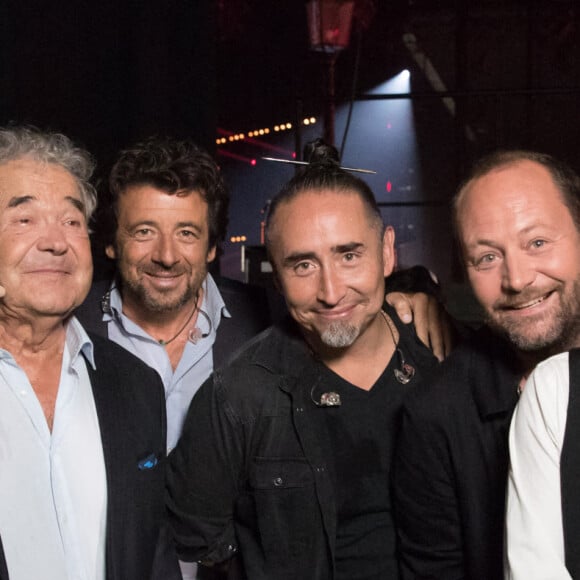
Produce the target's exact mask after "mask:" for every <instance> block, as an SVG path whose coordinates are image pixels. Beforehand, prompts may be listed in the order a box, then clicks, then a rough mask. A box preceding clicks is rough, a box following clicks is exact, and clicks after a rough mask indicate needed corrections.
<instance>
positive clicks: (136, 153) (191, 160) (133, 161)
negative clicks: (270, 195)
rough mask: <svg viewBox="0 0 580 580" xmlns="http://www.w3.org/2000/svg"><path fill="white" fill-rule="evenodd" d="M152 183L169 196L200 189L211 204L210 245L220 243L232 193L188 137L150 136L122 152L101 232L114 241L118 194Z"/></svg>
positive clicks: (109, 241) (113, 174)
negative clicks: (180, 138)
mask: <svg viewBox="0 0 580 580" xmlns="http://www.w3.org/2000/svg"><path fill="white" fill-rule="evenodd" d="M140 185H150V186H152V187H155V188H156V189H160V190H161V191H164V192H165V193H167V194H168V195H175V194H177V193H183V192H192V191H196V192H198V193H199V194H200V195H201V196H202V197H203V199H204V200H205V201H206V202H207V205H208V221H209V223H208V230H209V247H210V248H212V247H214V246H218V245H219V244H220V242H222V241H223V239H224V238H225V235H226V230H227V226H228V207H229V199H230V198H229V192H228V190H227V188H226V186H225V183H224V180H223V178H222V175H221V172H220V169H219V167H218V165H217V164H216V162H215V161H214V160H213V159H212V157H211V156H210V155H209V154H208V153H206V152H205V151H204V150H202V149H201V148H199V147H198V146H197V145H196V144H194V143H193V142H191V141H189V140H177V139H172V138H168V137H151V138H149V139H147V140H145V141H142V142H140V143H137V144H135V145H134V146H133V147H130V148H128V149H126V150H124V151H122V152H121V154H120V156H119V158H118V159H117V161H116V163H115V164H114V166H113V168H112V170H111V174H110V176H109V191H110V196H111V200H110V201H111V203H110V206H109V209H110V211H108V212H107V213H105V214H103V215H102V221H103V222H104V223H101V224H100V225H101V233H102V235H103V237H104V241H105V243H106V244H113V243H114V239H115V234H116V231H117V227H118V223H117V218H118V205H119V197H120V196H121V195H123V193H124V192H125V191H126V190H127V189H128V188H129V187H132V186H140Z"/></svg>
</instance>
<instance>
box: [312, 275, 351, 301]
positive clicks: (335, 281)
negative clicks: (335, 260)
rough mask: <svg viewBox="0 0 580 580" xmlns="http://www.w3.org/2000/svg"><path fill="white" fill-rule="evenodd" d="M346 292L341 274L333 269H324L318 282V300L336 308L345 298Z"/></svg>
mask: <svg viewBox="0 0 580 580" xmlns="http://www.w3.org/2000/svg"><path fill="white" fill-rule="evenodd" d="M345 292H346V285H345V284H344V282H343V280H342V278H341V276H340V274H339V272H337V271H336V269H335V268H333V267H322V268H321V271H320V276H319V280H318V293H317V299H318V301H319V302H321V303H323V304H325V305H327V306H336V305H337V304H338V303H339V302H340V301H341V300H342V299H343V298H344V295H345Z"/></svg>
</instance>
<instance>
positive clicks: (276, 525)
mask: <svg viewBox="0 0 580 580" xmlns="http://www.w3.org/2000/svg"><path fill="white" fill-rule="evenodd" d="M249 482H250V487H251V489H252V494H253V500H254V508H255V516H256V521H257V528H258V532H259V534H260V543H261V545H262V547H263V549H264V555H265V557H266V560H268V561H270V562H271V563H276V564H277V565H280V564H286V565H291V562H292V561H295V559H296V558H299V557H303V556H304V554H305V553H308V552H309V551H310V549H311V548H312V545H313V543H314V542H313V535H315V534H320V533H321V530H322V521H321V516H320V508H319V506H318V501H317V498H316V488H315V485H314V474H313V472H312V468H311V466H310V465H309V464H308V463H307V462H306V461H305V460H304V459H301V458H278V457H276V458H270V457H255V458H254V460H253V462H252V467H251V470H250V478H249Z"/></svg>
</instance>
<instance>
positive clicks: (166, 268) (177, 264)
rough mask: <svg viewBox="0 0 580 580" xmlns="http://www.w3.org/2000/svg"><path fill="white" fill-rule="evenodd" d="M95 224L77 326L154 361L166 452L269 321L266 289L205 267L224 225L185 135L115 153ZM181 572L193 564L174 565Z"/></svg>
mask: <svg viewBox="0 0 580 580" xmlns="http://www.w3.org/2000/svg"><path fill="white" fill-rule="evenodd" d="M109 190H110V199H109V200H107V202H105V203H103V204H101V210H100V212H99V217H98V220H97V224H96V225H97V229H98V232H99V234H100V237H101V241H103V242H104V244H105V252H106V255H107V256H108V257H109V258H110V259H112V260H114V262H115V266H116V273H115V276H114V278H113V280H112V281H111V280H105V281H99V282H95V283H94V284H93V287H92V289H91V292H90V294H89V296H88V298H87V300H86V301H85V303H84V304H83V305H82V307H81V308H79V309H78V310H77V316H78V317H79V319H80V320H81V321H82V322H83V324H84V325H85V326H86V327H87V328H89V329H90V330H92V331H93V332H96V333H99V334H101V335H102V336H105V337H107V338H109V339H110V340H112V341H114V342H116V343H117V344H119V345H121V346H122V347H124V348H125V349H127V350H128V351H129V352H131V353H133V354H134V355H136V356H137V357H139V358H140V359H141V360H143V361H144V362H146V363H147V364H148V365H149V366H150V367H152V368H153V369H155V370H156V371H157V373H158V374H159V376H160V377H161V379H162V380H163V384H164V387H165V399H166V408H167V452H169V451H171V449H172V448H173V447H175V445H176V443H177V440H178V439H179V436H180V434H181V427H182V424H183V420H184V417H185V413H186V411H187V408H188V407H189V404H190V402H191V399H192V397H193V395H194V394H195V392H196V391H197V389H198V388H199V386H200V385H201V384H202V383H203V381H204V380H205V379H207V377H208V376H209V375H210V374H211V372H212V371H213V369H214V367H216V366H218V365H219V364H220V363H221V362H222V361H224V360H225V359H226V358H227V357H228V356H229V355H230V354H231V353H232V352H233V351H234V350H235V349H236V348H238V347H239V346H240V345H241V344H243V343H244V342H245V341H246V340H248V339H250V338H251V337H253V336H255V335H256V334H257V333H258V332H259V331H260V330H262V329H263V328H265V327H266V326H267V324H268V323H269V320H270V318H269V310H268V307H267V301H266V296H265V293H263V292H262V291H261V290H260V289H257V288H252V287H249V286H247V285H245V284H242V283H240V282H236V281H233V280H225V279H214V278H213V277H212V275H211V274H209V273H208V266H209V264H210V263H211V262H212V261H213V260H214V259H215V257H216V253H217V251H218V246H219V244H220V243H221V242H222V241H223V239H224V237H225V233H226V228H227V223H228V205H229V194H228V191H227V189H226V186H225V184H224V181H223V179H222V176H221V173H220V170H219V168H218V166H217V165H216V163H215V161H214V160H213V159H212V158H211V157H210V156H209V155H208V154H207V153H206V152H205V151H203V150H202V149H200V148H199V147H197V146H196V145H195V144H194V143H192V142H191V141H188V140H177V139H169V138H150V139H148V140H146V141H143V142H141V143H137V144H136V145H134V146H133V147H131V148H129V149H127V150H125V151H123V152H122V153H121V155H120V156H119V158H118V159H117V162H116V163H115V164H114V166H113V168H112V171H111V174H110V179H109ZM182 572H183V574H184V578H194V577H195V565H189V564H183V565H182Z"/></svg>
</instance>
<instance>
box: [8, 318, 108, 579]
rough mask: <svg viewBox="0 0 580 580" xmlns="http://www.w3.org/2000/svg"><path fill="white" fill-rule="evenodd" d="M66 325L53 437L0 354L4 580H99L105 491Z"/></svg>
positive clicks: (92, 411) (83, 377) (84, 381)
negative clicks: (5, 575)
mask: <svg viewBox="0 0 580 580" xmlns="http://www.w3.org/2000/svg"><path fill="white" fill-rule="evenodd" d="M81 351H82V353H84V355H85V356H86V357H87V359H88V361H89V362H90V364H92V365H93V366H94V360H93V356H92V344H91V342H90V340H89V338H88V336H87V335H86V333H85V331H84V330H83V329H82V327H81V326H80V324H79V323H78V322H77V321H76V320H75V319H73V320H71V321H70V322H69V324H68V326H67V333H66V344H65V348H64V352H63V360H62V368H61V377H60V384H59V388H58V395H57V400H56V406H55V414H54V423H53V430H52V433H51V432H50V431H49V428H48V424H47V422H46V418H45V416H44V413H43V411H42V407H41V405H40V403H39V401H38V399H37V397H36V394H35V393H34V390H33V389H32V386H31V384H30V381H29V380H28V378H27V376H26V374H25V373H24V371H23V370H22V369H21V368H20V367H19V366H18V365H17V364H16V361H15V360H14V358H13V357H12V355H11V354H10V353H9V352H7V351H6V350H2V349H0V498H1V500H0V536H1V538H2V543H3V546H4V552H5V556H6V562H7V564H8V573H9V576H10V580H40V579H42V580H104V579H105V536H106V508H107V486H106V473H105V464H104V458H103V451H102V446H101V436H100V429H99V424H98V418H97V413H96V408H95V403H94V399H93V393H92V389H91V384H90V381H89V377H88V373H87V368H86V362H85V358H84V356H83V354H81Z"/></svg>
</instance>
